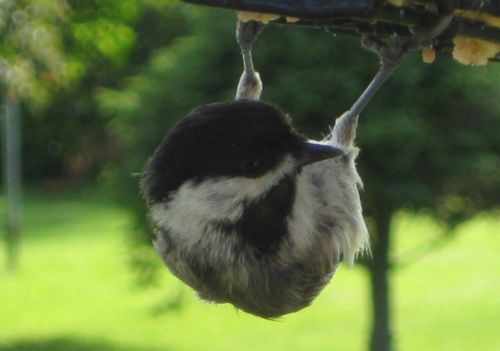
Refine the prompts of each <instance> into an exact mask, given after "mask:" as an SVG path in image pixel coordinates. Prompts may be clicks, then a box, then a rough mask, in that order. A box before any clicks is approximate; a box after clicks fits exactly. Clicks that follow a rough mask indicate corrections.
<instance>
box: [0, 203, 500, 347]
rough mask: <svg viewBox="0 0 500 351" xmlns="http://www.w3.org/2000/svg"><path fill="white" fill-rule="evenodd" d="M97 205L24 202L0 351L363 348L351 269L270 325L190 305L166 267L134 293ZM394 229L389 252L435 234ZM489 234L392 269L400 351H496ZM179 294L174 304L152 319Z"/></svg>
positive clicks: (114, 214)
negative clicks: (157, 279)
mask: <svg viewBox="0 0 500 351" xmlns="http://www.w3.org/2000/svg"><path fill="white" fill-rule="evenodd" d="M101 200H102V199H100V198H99V197H98V196H87V195H85V194H83V195H81V196H76V197H73V198H71V199H69V198H50V197H44V196H29V197H28V198H27V199H26V203H25V209H24V217H25V222H24V236H25V237H24V241H23V250H22V263H21V267H20V269H19V271H18V272H17V273H15V274H7V273H5V271H4V270H2V271H1V273H0V351H21V350H22V351H29V350H36V351H63V350H64V351H90V350H92V351H100V350H103V351H133V350H134V351H139V350H141V351H153V350H154V351H159V350H162V351H168V350H175V351H181V350H186V351H188V350H189V351H192V350H203V351H211V350H217V351H224V350H228V351H229V350H231V351H232V350H239V351H245V350H248V351H250V350H252V351H254V350H259V351H265V350H273V351H276V350H290V351H293V350H332V349H333V350H339V351H343V350H346V351H349V350H352V351H354V350H356V351H357V350H364V349H365V344H366V340H367V334H368V328H369V321H370V313H369V299H368V290H367V288H368V285H367V283H368V281H367V277H366V275H365V274H364V272H363V270H362V269H361V268H359V267H354V268H347V267H341V268H340V269H339V270H338V272H337V274H336V276H335V278H334V280H333V283H332V284H330V286H329V287H328V288H327V289H326V290H325V291H324V292H323V293H322V294H321V296H320V297H319V298H318V299H317V300H316V302H315V303H314V304H313V305H312V306H311V307H310V308H308V309H306V310H303V311H301V312H300V313H297V314H294V315H291V316H287V317H284V318H282V319H281V320H280V321H278V322H271V321H266V320H261V319H258V318H255V317H252V316H249V315H247V314H245V313H242V312H237V311H235V310H234V309H233V308H232V307H230V306H215V305H210V304H206V303H203V302H200V301H198V300H197V299H196V298H195V297H194V296H193V294H192V293H191V292H190V291H189V290H188V289H185V288H184V287H182V286H181V285H180V284H179V283H178V282H177V281H176V280H175V279H173V278H172V277H170V276H169V275H168V274H167V272H166V271H165V272H164V276H163V277H162V281H161V284H160V285H161V286H159V287H157V288H150V289H147V290H142V289H138V288H136V287H134V285H133V284H132V279H131V278H132V275H131V273H130V271H129V267H128V264H127V252H126V250H127V248H126V244H125V236H124V229H126V226H127V218H126V215H125V213H124V212H122V211H121V210H120V209H118V208H116V207H114V206H113V205H110V204H106V203H103V202H102V201H101ZM0 212H2V213H0V215H1V214H3V212H4V204H3V202H0ZM395 225H396V227H395V228H396V230H397V238H396V239H397V240H396V247H395V248H394V254H395V255H396V256H401V255H403V256H404V252H405V251H407V250H408V249H409V248H411V247H414V246H415V245H418V244H419V243H425V242H427V241H429V240H432V238H434V237H435V236H437V235H438V234H439V228H438V227H437V226H436V225H435V224H434V223H433V222H432V221H429V220H428V219H426V218H425V217H418V216H417V217H415V216H414V217H408V216H404V215H401V216H399V218H398V220H397V221H396V223H395ZM499 227H500V220H499V219H492V218H487V217H483V218H477V219H475V220H473V221H471V222H469V223H466V224H465V225H463V226H462V227H460V228H459V233H458V236H457V239H456V240H453V241H451V242H450V243H449V244H447V245H446V246H444V247H443V248H441V249H439V250H436V251H433V252H432V253H430V254H428V255H425V256H424V257H423V258H421V259H419V260H418V261H416V262H414V263H412V264H411V265H408V266H405V268H402V269H400V270H397V271H395V272H394V273H393V278H394V280H393V285H394V297H395V300H394V302H393V304H394V313H395V316H394V322H395V323H394V328H395V331H396V335H397V340H396V343H397V345H398V347H399V350H401V351H417V350H418V351H421V350H475V351H497V350H500V339H499V337H498V331H499V330H500V235H499V234H500V233H499V231H500V229H499ZM0 249H1V253H0V260H1V263H2V264H3V263H4V261H5V254H4V246H3V243H2V245H1V246H0ZM179 292H182V293H183V296H184V299H183V301H184V304H183V305H182V306H183V307H182V308H180V309H176V310H175V309H174V310H170V311H168V312H166V313H165V314H162V315H160V316H155V315H154V313H152V311H153V310H154V307H155V306H157V304H158V303H160V302H161V301H162V299H164V298H165V297H166V296H175V295H177V294H178V293H179Z"/></svg>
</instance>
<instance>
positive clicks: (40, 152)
mask: <svg viewBox="0 0 500 351" xmlns="http://www.w3.org/2000/svg"><path fill="white" fill-rule="evenodd" d="M234 28H235V15H234V13H233V12H232V11H224V10H216V9H207V8H195V7H194V6H188V5H184V4H180V3H179V2H174V1H166V0H140V1H137V0H106V1H100V0H85V1H82V0H24V1H14V0H3V1H1V2H0V35H1V39H2V40H1V41H0V79H1V82H2V86H1V93H2V96H3V97H2V106H3V108H2V125H3V131H2V143H3V149H4V153H3V157H2V158H3V161H4V162H3V164H2V166H1V167H2V173H3V174H4V180H5V181H4V183H3V186H2V193H1V197H0V218H1V220H2V232H1V235H2V240H1V243H0V351H28V350H30V351H31V350H34V351H63V350H64V351H91V350H92V351H100V350H102V351H138V350H141V351H159V350H162V351H164V350H173V351H181V350H186V351H187V350H189V351H191V350H204V351H210V350H217V351H223V350H241V351H243V350H252V351H253V350H262V351H264V350H273V351H276V350H332V349H334V350H339V351H340V350H345V351H349V350H352V351H354V350H369V349H371V350H376V351H389V350H403V351H420V350H475V351H496V350H499V349H500V340H499V338H498V330H500V294H499V293H498V291H500V275H499V272H500V256H499V253H500V233H499V232H500V216H499V213H500V212H499V209H500V79H499V78H500V63H493V62H492V63H490V64H489V65H487V66H485V67H467V66H463V65H460V64H459V63H457V62H455V61H454V60H453V59H451V58H450V57H448V56H442V57H438V60H437V61H436V62H435V63H433V64H430V65H429V64H424V63H422V60H421V57H420V55H419V54H418V53H415V54H411V55H410V56H409V57H407V58H406V59H405V61H404V64H403V65H402V67H401V68H400V69H399V70H398V71H397V73H396V74H395V75H394V76H393V77H392V78H391V80H390V81H389V82H388V83H387V84H386V85H385V87H384V88H383V89H382V91H381V92H380V93H379V94H378V96H377V97H376V99H375V100H374V101H373V102H372V103H371V105H370V106H369V107H368V109H367V110H366V111H365V112H364V114H363V115H362V116H361V119H360V125H359V135H358V144H359V146H360V147H361V149H362V152H361V155H360V157H359V160H358V163H359V170H360V173H361V176H362V178H363V180H364V183H365V190H364V191H363V193H362V198H363V203H364V205H365V214H366V218H367V221H368V223H369V226H370V231H371V235H372V237H373V254H374V257H373V258H366V259H365V260H363V262H361V263H360V264H357V265H355V266H354V267H346V266H342V267H340V268H339V270H338V272H337V274H336V275H335V277H334V279H333V280H332V283H331V284H330V285H329V286H328V288H327V289H325V291H323V293H322V294H321V295H320V297H319V298H318V299H317V300H316V301H315V302H314V303H313V305H312V306H311V307H309V308H307V309H305V310H303V311H300V312H298V313H295V314H292V315H289V316H285V317H283V318H281V319H280V320H279V321H267V320H262V319H258V318H256V317H253V316H250V315H247V314H245V313H243V312H238V311H236V310H235V309H234V308H232V307H230V306H225V305H224V306H217V305H211V304H207V303H204V302H201V301H199V300H198V299H197V298H196V297H195V296H194V293H193V292H192V291H191V290H189V289H188V288H186V287H185V286H183V285H182V284H181V283H179V282H178V281H177V280H176V279H175V278H173V277H172V276H171V275H170V274H169V273H168V271H167V270H166V269H165V268H164V267H163V266H162V265H161V263H160V260H159V259H158V258H157V257H156V255H155V254H154V252H153V250H152V247H151V234H150V233H149V231H148V227H147V224H146V221H145V211H144V206H143V203H142V201H141V199H140V196H139V189H138V177H137V174H138V173H139V172H140V171H141V168H142V166H143V164H144V163H145V161H146V160H147V158H148V156H149V155H150V154H151V153H152V152H153V150H154V148H155V146H156V145H157V144H158V143H159V142H160V140H161V138H162V136H163V134H164V133H165V132H166V131H167V130H168V128H169V127H170V126H172V125H173V124H174V123H175V121H176V120H178V119H179V118H181V117H182V116H183V115H185V114H186V113H187V112H189V111H190V110H191V109H192V108H194V107H195V106H198V105H200V104H205V103H209V102H214V101H227V100H231V99H232V98H233V96H234V93H235V87H236V83H237V81H238V78H239V75H240V73H241V63H240V54H239V50H238V47H237V45H236V42H235V39H234ZM254 56H255V64H256V66H257V69H258V70H259V71H260V73H261V76H262V77H263V81H264V93H263V99H264V100H267V101H271V102H274V103H276V104H278V105H279V106H281V107H282V108H283V109H284V110H286V111H288V112H289V113H290V115H291V117H292V119H293V120H294V123H295V125H296V126H297V128H298V129H299V130H300V131H302V132H303V133H305V134H307V135H308V136H309V137H314V138H320V137H321V136H323V135H325V134H326V133H327V132H328V126H330V125H332V123H333V121H334V118H335V117H336V116H339V115H340V114H341V113H342V112H343V111H345V110H346V109H347V108H348V106H350V104H351V103H352V102H353V101H354V100H355V99H356V97H357V95H358V94H359V93H360V92H361V91H362V89H363V88H364V86H365V85H366V84H367V83H368V81H369V80H370V78H371V76H372V75H373V74H374V72H375V71H376V69H377V67H378V60H377V58H376V56H375V55H374V54H372V53H369V52H368V51H366V50H364V49H362V48H361V47H360V45H359V43H358V41H357V40H356V39H353V38H346V37H342V36H334V35H332V34H329V33H327V32H325V31H322V30H316V29H298V28H288V27H286V28H284V27H279V26H269V27H268V28H266V29H265V31H264V33H263V34H262V35H261V36H260V38H259V40H258V41H257V43H256V45H255V47H254ZM16 121H17V122H19V123H16ZM17 136H19V137H20V138H17ZM16 143H18V144H19V149H20V151H21V152H20V153H18V152H16V150H17V148H16ZM18 156H19V157H18ZM17 161H21V167H20V169H18V167H17V166H16V165H18V162H17ZM19 191H22V197H19V196H18V195H16V194H18V193H19ZM7 195H9V196H7ZM21 200H22V201H21Z"/></svg>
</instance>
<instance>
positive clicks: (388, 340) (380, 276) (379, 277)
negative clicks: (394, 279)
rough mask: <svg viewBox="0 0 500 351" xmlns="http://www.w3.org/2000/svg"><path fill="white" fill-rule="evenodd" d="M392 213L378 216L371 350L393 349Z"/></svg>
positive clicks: (372, 264) (372, 276) (372, 270)
mask: <svg viewBox="0 0 500 351" xmlns="http://www.w3.org/2000/svg"><path fill="white" fill-rule="evenodd" d="M390 218H391V216H390V215H383V216H377V217H376V223H377V224H376V235H377V236H376V239H375V240H374V243H373V245H372V251H373V260H372V261H371V262H370V264H369V273H370V281H371V288H372V290H371V297H372V315H373V321H372V330H371V336H370V351H392V349H393V348H392V333H391V318H390V317H391V316H390V312H391V309H390V298H389V296H390V289H389V277H388V273H389V244H390V242H389V240H390Z"/></svg>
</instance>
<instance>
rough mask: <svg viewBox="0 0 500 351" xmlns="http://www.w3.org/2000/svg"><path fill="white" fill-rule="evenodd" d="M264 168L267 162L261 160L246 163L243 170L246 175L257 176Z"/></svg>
mask: <svg viewBox="0 0 500 351" xmlns="http://www.w3.org/2000/svg"><path fill="white" fill-rule="evenodd" d="M264 166H265V162H264V161H263V160H259V159H257V160H250V161H247V162H245V164H244V165H243V170H244V171H245V172H246V173H250V174H255V173H259V172H260V171H261V170H262V168H263V167H264Z"/></svg>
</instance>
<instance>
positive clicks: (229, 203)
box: [150, 156, 296, 247]
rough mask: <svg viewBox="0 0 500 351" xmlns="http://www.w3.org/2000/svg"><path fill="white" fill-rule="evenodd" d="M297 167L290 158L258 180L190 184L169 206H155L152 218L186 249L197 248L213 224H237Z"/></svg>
mask: <svg viewBox="0 0 500 351" xmlns="http://www.w3.org/2000/svg"><path fill="white" fill-rule="evenodd" d="M295 167H296V163H295V160H294V159H293V157H292V156H286V157H285V158H284V159H283V161H282V162H281V163H280V164H279V165H278V167H276V168H275V169H273V170H272V171H271V172H268V173H266V174H264V175H263V176H261V177H258V178H244V177H220V178H215V179H208V180H205V181H202V182H199V183H194V182H191V181H188V182H186V183H184V184H183V185H182V186H181V187H180V188H179V190H177V191H176V192H175V193H174V194H173V196H171V200H170V201H169V202H168V203H158V204H155V205H153V206H152V207H151V210H150V213H151V217H152V219H153V220H154V222H156V223H157V224H158V225H160V226H161V227H164V228H168V229H170V230H171V231H172V232H173V233H179V238H178V240H179V241H180V242H182V243H184V244H185V245H186V247H188V246H189V245H194V244H196V243H199V242H200V241H201V239H202V237H203V235H204V233H205V232H206V231H207V226H208V225H209V224H210V223H213V222H214V221H224V222H230V223H235V222H237V221H238V220H239V219H240V218H241V216H242V215H243V210H244V205H245V204H246V203H248V202H251V201H255V200H257V199H259V198H260V197H262V196H264V195H265V194H266V193H267V192H268V191H269V190H270V189H271V188H272V187H273V186H274V185H276V184H277V183H278V182H279V181H280V180H281V179H282V178H283V177H284V176H285V175H286V174H289V173H291V172H293V171H294V169H295ZM206 239H207V238H206V237H204V239H203V240H206Z"/></svg>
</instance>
